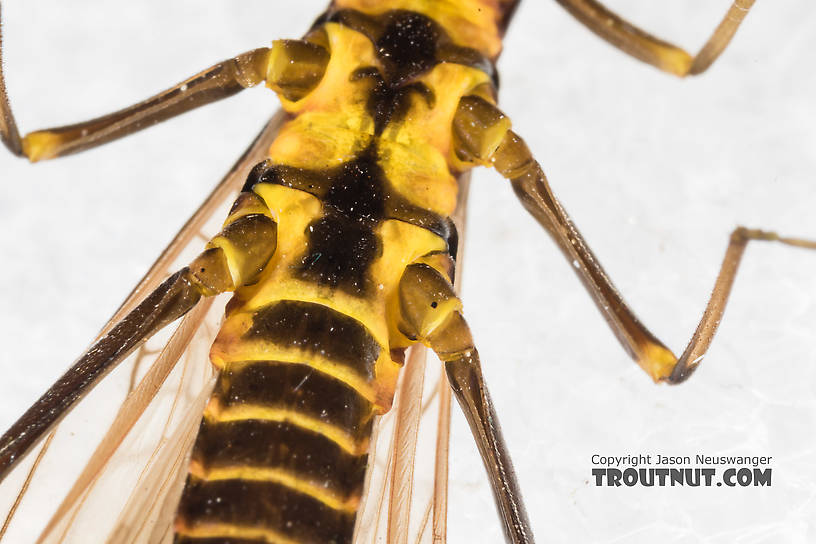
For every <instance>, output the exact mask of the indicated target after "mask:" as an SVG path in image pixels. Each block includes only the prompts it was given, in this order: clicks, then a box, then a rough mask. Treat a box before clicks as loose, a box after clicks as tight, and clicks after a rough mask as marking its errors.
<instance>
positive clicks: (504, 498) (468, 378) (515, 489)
mask: <svg viewBox="0 0 816 544" xmlns="http://www.w3.org/2000/svg"><path fill="white" fill-rule="evenodd" d="M399 297H400V310H401V314H402V319H403V325H402V327H401V330H403V332H404V333H405V334H406V335H407V336H409V337H411V338H416V339H418V340H420V341H421V342H423V343H424V344H426V345H427V346H428V347H430V348H431V349H432V350H434V352H435V353H436V354H437V355H438V356H439V358H440V359H441V360H442V362H443V363H444V364H445V372H446V374H447V377H448V381H449V382H450V385H451V389H452V390H453V392H454V394H455V395H456V398H457V400H458V401H459V405H460V406H461V407H462V410H463V412H464V413H465V417H466V418H467V420H468V424H469V425H470V430H471V432H472V433H473V437H474V438H475V440H476V445H477V446H478V448H479V453H480V454H481V456H482V460H483V461H484V464H485V468H486V469H487V472H488V476H489V477H490V484H491V487H492V488H493V494H494V496H495V497H496V504H497V505H498V507H499V513H500V514H501V518H502V522H503V525H504V533H505V537H506V538H507V540H508V542H513V543H514V544H521V543H532V542H533V541H534V539H533V533H532V529H531V528H530V522H529V520H528V518H527V512H526V511H525V509H524V503H523V501H522V498H521V491H520V487H519V484H518V480H517V478H516V475H515V472H514V471H513V465H512V463H511V461H510V454H509V452H508V450H507V446H506V445H505V443H504V437H503V436H502V433H501V428H500V427H499V421H498V418H497V416H496V411H495V409H494V407H493V403H492V401H491V400H490V395H489V393H488V391H487V385H486V384H485V382H484V378H483V377H482V370H481V364H480V362H479V354H478V352H477V351H476V348H475V346H474V344H473V337H472V336H471V333H470V329H469V328H468V325H467V323H466V322H465V319H464V318H463V317H462V314H461V312H460V311H461V308H462V303H461V302H460V301H459V299H458V298H457V297H456V293H455V292H454V290H453V286H452V285H451V283H450V282H449V281H448V280H447V279H446V278H445V277H444V276H443V275H442V274H441V273H440V272H439V271H437V270H436V269H434V268H432V267H431V266H428V265H427V264H412V265H410V266H408V267H407V268H406V270H405V272H404V274H403V276H402V279H401V280H400V288H399Z"/></svg>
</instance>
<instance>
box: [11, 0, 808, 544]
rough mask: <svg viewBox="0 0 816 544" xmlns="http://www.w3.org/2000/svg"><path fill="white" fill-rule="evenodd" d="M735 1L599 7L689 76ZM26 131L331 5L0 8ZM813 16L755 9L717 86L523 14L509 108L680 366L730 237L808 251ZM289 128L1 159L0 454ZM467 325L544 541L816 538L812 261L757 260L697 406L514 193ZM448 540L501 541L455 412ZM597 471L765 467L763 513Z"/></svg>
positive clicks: (486, 239) (480, 202) (244, 107)
mask: <svg viewBox="0 0 816 544" xmlns="http://www.w3.org/2000/svg"><path fill="white" fill-rule="evenodd" d="M728 4H729V2H728V1H727V0H717V1H716V2H715V1H711V0H672V1H670V2H649V1H646V0H641V1H640V2H638V1H634V0H627V1H624V0H615V2H610V5H611V6H614V7H615V9H617V10H618V11H619V12H621V13H622V14H625V15H626V16H628V17H630V18H631V19H632V20H633V21H634V22H636V23H638V24H640V25H642V26H643V27H645V28H648V29H649V30H650V31H651V32H653V33H655V34H657V35H659V36H661V37H664V38H667V39H670V40H672V41H675V42H678V43H680V44H682V45H684V46H686V47H688V48H689V49H695V50H696V48H697V47H699V45H701V44H702V43H703V42H704V41H705V39H706V38H707V36H708V34H709V32H710V31H711V29H712V28H713V27H714V26H715V24H716V23H717V22H718V21H719V19H720V17H721V15H722V13H724V12H725V10H726V8H727V6H728ZM3 8H4V11H3V19H4V23H5V24H4V29H3V30H4V38H5V49H6V50H5V52H4V53H5V66H6V77H7V80H8V81H7V83H8V90H9V94H10V95H11V99H12V103H13V106H14V108H15V113H16V114H17V120H18V123H19V125H20V127H21V130H23V131H25V132H27V131H30V130H33V129H37V128H42V127H47V126H54V125H59V124H65V123H71V122H75V121H79V120H84V119H87V118H90V117H93V116H96V115H99V114H102V113H106V112H109V111H112V110H114V109H117V108H119V107H122V106H124V105H127V104H130V103H133V102H135V101H137V100H140V99H142V98H144V97H146V96H149V95H151V94H153V93H155V92H157V91H159V90H161V89H163V88H166V87H167V86H169V85H171V84H173V83H175V82H177V81H179V80H181V79H183V78H184V77H187V76H188V75H191V74H192V73H194V72H196V71H198V70H200V69H202V68H204V67H206V66H209V65H211V64H212V63H214V62H215V61H218V60H221V59H223V58H226V57H228V56H231V55H233V54H236V53H238V52H241V51H245V50H248V49H251V48H254V47H259V46H262V45H265V44H268V43H269V41H271V40H272V39H275V38H279V37H297V36H299V35H300V34H302V33H303V31H305V30H306V29H307V28H308V26H309V24H310V23H311V22H312V20H313V19H314V17H316V16H317V15H318V14H319V13H320V11H321V10H322V9H323V8H324V3H323V2H322V1H320V0H300V1H299V2H297V3H289V2H287V3H283V2H270V1H260V0H240V1H238V0H232V1H229V2H227V1H221V0H218V1H216V0H213V1H210V2H206V3H204V2H200V1H193V0H165V1H163V2H158V1H155V0H154V1H148V0H144V1H140V2H135V3H134V2H127V3H125V2H120V3H115V4H114V3H110V2H101V1H90V0H88V1H82V2H80V1H74V2H70V3H69V2H60V1H57V0H40V1H38V2H24V1H22V0H7V1H5V2H4V3H3ZM814 27H816V9H814V8H813V6H812V5H811V4H810V3H808V2H805V1H793V0H783V1H777V2H769V1H767V0H760V1H759V2H758V3H757V6H756V8H755V10H754V11H753V12H752V13H751V14H750V15H749V17H748V19H747V21H746V23H745V25H744V27H743V29H742V30H741V31H740V33H739V34H738V36H737V38H736V39H735V41H734V43H733V44H732V46H731V47H730V48H729V50H728V51H727V52H726V54H725V55H724V57H723V58H722V59H720V61H718V62H717V63H716V64H715V65H714V67H713V69H712V70H711V72H710V73H708V74H705V75H704V76H702V77H699V78H695V79H690V80H687V81H680V80H677V79H676V78H673V77H671V76H667V75H663V74H661V73H659V72H657V71H656V70H654V69H652V68H650V67H647V66H644V65H641V64H640V63H638V62H636V61H634V60H631V59H629V58H627V57H625V56H624V55H623V54H622V53H619V52H618V51H616V50H614V49H612V48H611V47H609V46H608V45H606V44H604V43H603V42H601V41H600V40H599V39H597V38H596V37H594V36H593V35H591V34H590V33H589V32H588V31H587V30H585V29H584V28H582V27H581V26H580V25H579V24H577V23H576V22H575V21H574V20H572V19H571V18H570V17H569V15H567V14H566V13H565V12H564V11H563V10H562V9H561V8H560V7H559V6H557V4H556V3H555V2H541V1H537V0H527V1H526V3H523V5H522V7H521V8H520V10H519V12H518V13H517V15H516V19H515V21H514V22H513V25H512V26H511V28H510V32H509V34H508V38H507V40H506V43H505V46H506V53H505V55H503V57H502V59H501V61H500V63H499V68H500V70H501V74H502V87H501V93H500V96H501V104H502V107H503V108H504V109H505V110H506V111H507V113H508V114H509V115H510V116H511V118H512V119H513V120H514V123H515V127H516V131H517V132H519V133H520V134H522V135H523V136H524V137H525V138H526V139H527V141H528V143H529V144H530V147H531V148H532V149H533V150H534V152H535V153H536V155H537V157H538V158H539V160H540V162H541V163H542V164H543V166H544V168H545V171H546V172H547V173H548V176H549V178H550V181H551V184H552V186H553V188H554V190H555V191H556V192H557V194H558V195H559V197H560V198H561V200H562V202H563V203H564V204H565V206H566V208H567V209H568V210H569V211H570V213H571V214H572V216H573V217H574V219H575V221H576V223H577V224H578V226H579V227H580V228H581V229H582V231H583V233H584V235H585V237H586V238H587V240H588V241H589V243H590V244H591V245H592V246H593V248H594V250H595V252H596V254H597V255H598V257H599V258H600V260H601V261H602V262H603V263H604V265H605V267H606V269H607V271H608V272H609V273H610V275H611V276H612V278H613V279H614V280H615V281H616V283H617V285H618V287H619V288H620V289H621V291H622V292H623V294H624V295H625V296H626V297H627V298H628V299H629V301H630V303H631V304H632V305H633V307H634V308H635V310H636V311H637V312H638V314H639V315H640V316H641V318H642V319H643V320H644V321H645V322H646V323H647V324H649V326H650V327H651V328H652V330H653V331H654V332H655V333H656V334H658V335H659V336H660V337H661V338H663V340H664V341H665V342H666V343H667V344H668V345H669V346H670V347H672V348H673V349H675V350H676V351H682V348H683V347H684V346H685V343H686V341H687V339H688V337H689V336H690V334H691V332H692V331H693V329H694V327H695V326H696V321H697V319H698V318H699V315H700V314H701V312H702V309H703V307H704V303H705V301H706V298H707V296H708V293H709V291H710V288H711V286H712V284H713V279H714V276H715V274H716V271H717V269H718V266H719V262H720V260H721V257H722V252H723V250H724V248H725V243H726V240H727V236H728V233H729V232H730V231H731V229H732V228H733V227H734V226H735V225H737V224H744V225H748V226H756V227H763V228H768V229H775V230H778V231H780V232H782V233H786V234H791V235H801V236H804V237H811V238H816V217H814V213H813V206H814V193H816V191H815V190H814V185H813V184H814V180H816V126H814V119H816V106H815V105H814V98H813V97H814V96H816V75H814V74H815V72H814V60H816V58H814V51H816V34H814V32H813V28H814ZM275 107H276V103H275V98H274V95H272V94H271V93H270V92H268V91H264V90H262V89H258V90H253V91H248V92H245V93H243V94H242V95H240V96H237V97H234V98H232V99H230V100H228V101H226V102H222V103H219V104H216V105H213V106H210V107H208V108H206V109H204V110H201V111H197V112H195V113H192V114H189V115H186V116H185V117H183V118H180V119H177V120H174V121H172V122H169V123H166V124H164V125H162V126H159V127H156V128H153V129H151V130H148V131H145V132H143V133H141V134H139V135H136V136H133V137H130V138H127V139H125V140H122V141H120V142H116V143H113V144H110V145H108V146H106V147H104V148H101V149H98V150H94V151H91V152H87V153H84V154H82V155H78V156H75V157H70V158H66V159H62V160H59V161H54V162H51V163H43V164H37V165H34V166H30V165H28V164H26V163H25V162H24V161H22V160H15V159H13V158H11V157H10V156H6V155H3V156H0V256H1V258H0V263H2V265H0V301H2V302H0V346H2V347H0V365H2V369H3V372H4V374H3V376H4V378H3V380H0V427H7V426H8V425H9V424H10V423H11V421H13V420H14V419H15V418H16V417H17V416H18V415H19V414H20V413H21V412H22V411H23V409H24V407H25V406H27V405H28V404H30V403H31V402H33V400H35V399H36V397H38V396H39V394H40V393H41V392H42V391H44V390H45V388H46V387H47V386H48V385H50V383H51V382H52V381H53V380H54V379H55V378H56V377H57V376H58V375H59V374H60V373H61V372H62V371H63V370H64V369H65V368H66V367H67V365H68V364H69V363H70V361H72V360H73V359H74V358H75V357H76V356H77V355H78V354H79V353H80V352H81V351H82V350H83V349H84V348H85V347H86V345H87V343H88V342H89V341H90V339H91V338H92V337H93V336H94V335H95V334H96V332H97V330H98V329H99V327H100V326H101V325H102V324H103V323H104V322H105V320H106V319H107V318H108V317H109V315H110V314H111V313H112V311H113V310H114V309H115V308H116V307H117V306H118V304H119V303H120V302H121V300H122V299H123V298H124V296H125V295H126V294H127V293H128V292H129V290H130V288H131V287H132V285H133V284H134V283H135V282H136V281H137V280H138V278H140V277H141V275H142V274H143V273H144V271H145V270H146V268H147V266H148V265H149V264H150V263H151V262H152V260H153V259H154V258H155V257H156V256H157V255H158V253H159V251H160V250H161V249H162V248H163V247H164V245H165V244H166V243H167V242H168V241H169V239H170V237H171V236H172V234H173V233H175V232H176V230H177V229H178V228H179V227H180V226H181V224H182V223H183V222H184V220H185V219H186V218H187V217H188V216H189V214H190V213H191V212H192V210H193V209H194V208H195V207H196V206H197V205H198V204H199V202H200V201H201V200H202V198H203V197H204V195H205V194H206V192H207V191H208V190H209V189H210V187H211V186H212V185H213V184H214V183H215V182H216V181H217V180H218V179H219V178H220V176H221V175H222V174H223V173H224V172H225V171H226V170H227V169H228V168H229V166H230V165H231V164H232V162H233V161H234V160H235V159H236V158H237V157H238V155H239V154H240V153H241V152H242V150H243V149H244V148H245V147H246V145H247V144H248V143H249V141H250V140H251V138H252V137H253V136H254V134H255V133H256V132H257V130H259V128H260V127H261V125H262V124H263V122H264V121H265V120H266V119H267V118H268V116H269V115H270V113H271V112H272V111H274V109H275ZM462 265H463V266H464V267H465V276H464V300H465V309H466V311H467V315H468V318H469V320H470V322H471V325H472V328H473V329H474V333H475V336H476V339H477V342H478V345H479V349H480V352H481V354H482V358H483V362H484V365H485V373H486V376H487V379H488V382H489V384H490V387H491V391H492V393H493V396H494V400H495V402H496V405H497V408H498V412H499V415H500V417H501V420H502V422H503V423H504V428H505V432H506V434H507V440H508V442H509V444H510V448H511V451H512V452H513V454H514V458H515V461H516V468H517V470H518V473H519V477H520V479H521V482H522V485H523V490H524V494H525V498H526V500H527V507H528V510H529V513H530V516H531V518H532V523H533V527H534V529H535V531H536V533H537V535H538V540H539V542H626V543H629V542H654V541H656V540H658V539H659V540H660V541H662V542H678V543H679V542H683V543H686V542H717V543H719V542H722V543H731V542H741V543H759V542H774V543H776V542H809V541H812V540H813V539H814V538H816V528H815V527H814V522H813V519H816V518H815V516H816V504H814V492H813V491H814V488H816V469H814V462H813V461H814V455H815V454H816V439H815V438H814V432H813V429H814V424H816V405H815V404H814V399H816V391H814V384H816V382H815V381H814V363H816V356H815V355H814V339H816V331H814V324H816V304H815V303H814V295H816V283H814V280H813V278H814V274H813V270H814V267H815V266H816V254H813V253H808V252H805V251H797V250H793V249H787V248H784V247H775V246H773V245H767V244H762V245H758V246H752V247H750V248H749V250H748V252H747V254H746V257H745V264H744V266H743V271H742V274H741V275H740V277H739V279H738V281H737V285H736V289H735V293H734V296H733V297H732V301H731V303H730V306H729V309H728V311H727V312H726V316H725V320H724V322H723V325H722V327H721V329H720V334H719V335H718V337H717V339H716V341H715V343H714V345H713V347H712V349H711V351H710V352H709V355H708V356H707V358H706V360H705V362H704V363H703V365H702V367H701V368H700V370H699V371H698V372H697V373H696V375H695V376H694V377H693V378H692V380H690V382H688V383H687V384H685V385H683V386H681V387H677V388H670V387H666V386H655V385H652V384H651V383H650V381H649V379H648V378H647V377H646V376H645V374H643V373H642V372H641V371H640V370H639V369H638V368H637V367H636V366H635V365H634V364H633V363H632V362H631V361H629V360H628V359H627V357H626V355H625V353H624V352H623V351H622V350H621V349H620V348H619V346H618V345H617V344H616V342H615V340H614V338H613V336H612V335H611V334H610V332H609V331H608V329H607V328H606V325H605V323H604V322H603V320H602V319H601V318H600V316H599V315H598V314H597V312H596V310H595V308H594V306H593V304H592V303H591V301H590V300H589V298H588V297H587V296H586V294H585V293H584V292H583V291H582V290H581V287H580V284H579V282H578V281H577V279H576V278H575V277H574V274H573V272H572V271H571V270H570V266H568V265H567V264H566V263H565V262H564V261H563V259H562V257H561V256H560V254H559V253H558V252H557V251H556V250H555V248H554V246H553V244H552V243H551V242H550V241H549V240H548V239H547V237H546V235H544V234H543V233H542V232H541V231H540V229H539V227H538V226H537V225H536V223H535V222H534V221H533V220H532V219H530V218H529V217H528V216H527V215H526V213H525V212H523V211H522V208H521V207H520V206H519V205H518V204H517V202H516V200H515V197H514V196H513V195H512V192H511V191H510V189H509V187H508V185H507V184H506V183H505V182H503V181H502V180H501V179H500V178H499V177H498V176H496V175H494V174H492V173H479V174H477V176H476V177H475V179H474V184H473V193H472V201H471V207H470V222H469V230H468V233H467V246H466V254H465V257H464V262H463V263H462ZM454 417H455V425H456V427H455V430H454V449H453V458H452V466H451V477H452V484H451V493H452V495H451V502H450V514H449V522H450V541H451V542H454V543H459V542H499V541H501V534H500V529H499V526H498V517H497V516H496V515H495V514H494V511H493V506H492V502H491V501H492V499H491V497H490V494H489V490H488V485H487V480H486V478H485V476H484V472H483V470H482V468H481V466H480V461H479V460H478V457H477V455H476V450H475V447H474V446H473V443H472V440H471V439H470V437H469V434H468V431H467V430H466V428H465V426H464V423H463V418H461V416H460V415H458V413H455V416H454ZM594 453H601V454H608V455H624V454H628V453H634V454H637V453H652V454H655V453H664V454H671V455H678V454H691V455H693V454H695V453H704V454H709V455H720V454H750V455H772V456H774V463H773V468H774V476H773V477H774V480H773V487H771V488H770V489H768V488H759V489H754V488H747V489H722V488H719V489H714V488H711V489H702V488H698V489H693V488H691V489H690V488H686V489H676V488H675V489H671V488H645V489H644V488H634V489H607V488H595V487H594V486H592V485H590V484H589V483H587V482H588V480H589V479H590V469H591V465H590V456H591V455H592V454H594Z"/></svg>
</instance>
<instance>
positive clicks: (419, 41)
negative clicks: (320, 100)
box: [312, 0, 515, 83]
mask: <svg viewBox="0 0 816 544" xmlns="http://www.w3.org/2000/svg"><path fill="white" fill-rule="evenodd" d="M502 1H503V2H506V1H507V0H502ZM514 1H515V0H514ZM328 22H334V23H339V24H341V25H343V26H346V27H348V28H351V29H352V30H356V31H357V32H360V33H361V34H365V35H366V37H368V39H370V40H371V42H372V43H374V44H375V45H376V46H377V52H378V53H379V56H380V59H381V60H382V61H383V64H384V65H386V66H387V67H388V72H387V74H385V77H386V79H387V80H388V81H391V82H393V81H398V80H405V79H406V78H411V77H416V76H417V75H419V74H421V73H423V72H426V71H428V70H430V69H431V68H433V67H434V66H436V65H437V64H439V63H442V62H449V63H454V64H462V65H465V66H471V67H473V68H476V69H478V70H481V71H483V72H485V73H486V74H487V75H489V76H490V78H491V79H492V80H493V81H494V83H495V82H496V81H497V79H496V66H495V64H494V63H493V62H492V61H491V60H490V59H488V58H486V57H485V56H484V55H482V54H481V53H479V52H478V51H477V50H475V49H473V48H470V47H465V46H461V45H457V44H455V43H454V42H453V40H451V38H450V35H449V34H448V33H447V31H445V29H444V28H443V27H442V26H441V25H439V23H437V22H436V21H434V20H433V19H431V18H430V17H428V16H426V15H423V14H421V13H417V12H415V11H407V10H391V11H387V12H385V13H382V14H380V15H367V14H365V13H362V12H359V11H357V10H353V9H329V10H328V11H326V12H325V13H323V15H321V16H320V17H318V19H317V20H316V21H315V23H314V25H312V29H316V28H319V27H320V26H322V25H324V24H325V23H328ZM502 24H504V22H502Z"/></svg>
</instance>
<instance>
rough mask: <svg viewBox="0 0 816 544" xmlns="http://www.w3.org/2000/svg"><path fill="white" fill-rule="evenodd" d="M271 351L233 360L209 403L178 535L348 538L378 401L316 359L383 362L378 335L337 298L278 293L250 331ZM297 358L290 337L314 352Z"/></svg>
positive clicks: (354, 366) (351, 367)
mask: <svg viewBox="0 0 816 544" xmlns="http://www.w3.org/2000/svg"><path fill="white" fill-rule="evenodd" d="M244 337H245V338H246V339H247V340H248V341H252V340H256V341H257V340H260V341H263V344H264V351H263V353H264V354H265V355H267V356H270V357H272V358H270V359H269V360H250V361H229V362H227V363H226V365H225V367H224V369H223V370H222V373H221V375H220V377H219V379H218V382H217V385H216V388H215V391H214V392H213V396H212V398H211V400H210V403H209V405H208V407H207V409H206V411H205V414H204V418H203V420H202V423H201V428H200V430H199V435H198V438H197V440H196V444H195V448H194V451H193V456H192V460H191V465H190V475H189V478H188V482H187V485H186V487H185V491H184V495H183V497H182V500H181V504H180V506H179V511H178V514H177V526H176V530H177V542H196V543H201V542H216V541H217V542H242V543H243V542H283V543H288V542H298V543H312V542H314V543H318V542H319V543H330V542H337V543H341V542H348V541H350V540H351V535H352V532H353V530H354V520H355V515H356V512H357V508H358V505H359V500H360V496H361V492H362V487H363V483H364V479H365V471H366V464H367V452H368V441H369V438H370V434H371V427H372V418H373V415H374V407H373V405H372V403H371V402H369V401H368V400H367V399H365V398H364V397H363V396H361V395H360V393H359V392H358V391H356V390H355V389H354V388H353V387H351V386H350V385H349V384H347V383H345V382H344V381H343V380H341V379H338V378H337V377H336V376H332V375H330V374H328V373H326V372H323V371H321V370H319V369H318V368H316V367H321V366H322V367H325V366H326V363H329V362H330V363H331V364H332V365H333V367H334V368H335V369H336V370H340V369H341V368H342V369H345V370H346V371H347V372H351V373H352V374H355V375H365V374H367V373H370V372H373V368H374V364H375V362H376V360H377V358H378V356H379V352H380V346H379V344H377V342H376V341H375V340H374V339H373V337H371V335H370V334H369V333H368V331H366V329H365V327H364V326H363V325H361V324H360V323H359V322H357V321H356V320H354V319H353V318H351V317H349V316H346V315H343V314H341V313H340V312H337V311H336V310H333V309H331V308H329V307H326V306H322V305H318V304H312V303H307V302H300V301H287V300H284V301H277V302H274V303H272V304H270V305H268V306H266V307H264V308H262V309H260V310H258V311H257V312H256V313H255V315H254V317H253V322H252V325H251V326H250V328H249V329H248V330H247V331H246V332H245V333H244ZM273 344H278V345H280V347H281V349H280V351H279V353H280V354H281V355H282V357H281V358H291V357H290V356H289V355H290V354H291V351H292V346H293V345H296V346H298V348H299V349H300V350H301V351H302V352H304V353H312V354H313V355H314V356H315V359H318V360H319V361H320V363H319V364H317V365H314V364H310V362H309V361H308V360H303V361H298V362H291V361H283V360H275V359H274V356H275V351H276V350H274V348H272V347H271V346H272V345H273Z"/></svg>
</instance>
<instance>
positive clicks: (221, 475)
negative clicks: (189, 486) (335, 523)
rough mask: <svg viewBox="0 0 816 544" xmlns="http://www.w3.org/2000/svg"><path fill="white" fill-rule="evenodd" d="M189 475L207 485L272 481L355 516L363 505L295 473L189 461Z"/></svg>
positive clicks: (355, 499)
mask: <svg viewBox="0 0 816 544" xmlns="http://www.w3.org/2000/svg"><path fill="white" fill-rule="evenodd" d="M189 472H190V475H191V476H193V477H195V478H198V479H199V480H203V481H206V482H216V481H222V480H249V481H255V482H272V483H276V484H281V485H284V486H286V487H288V488H289V489H294V490H295V491H297V492H298V493H301V494H303V495H308V496H309V497H312V498H313V499H316V500H318V501H320V502H322V503H323V504H325V505H326V506H328V507H329V508H331V509H333V510H339V511H341V512H348V513H349V514H354V513H355V512H357V507H358V506H359V504H360V497H358V496H352V497H349V498H345V497H342V496H340V495H337V494H336V493H332V492H331V491H329V490H328V489H327V488H326V487H324V486H323V485H322V484H316V483H314V482H310V481H307V480H303V479H300V478H298V477H297V476H295V475H293V474H292V473H290V472H288V471H285V470H281V469H276V468H266V467H249V466H236V467H219V468H213V469H210V470H205V469H204V467H202V466H201V464H200V463H197V462H195V461H192V462H190V471H189Z"/></svg>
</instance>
